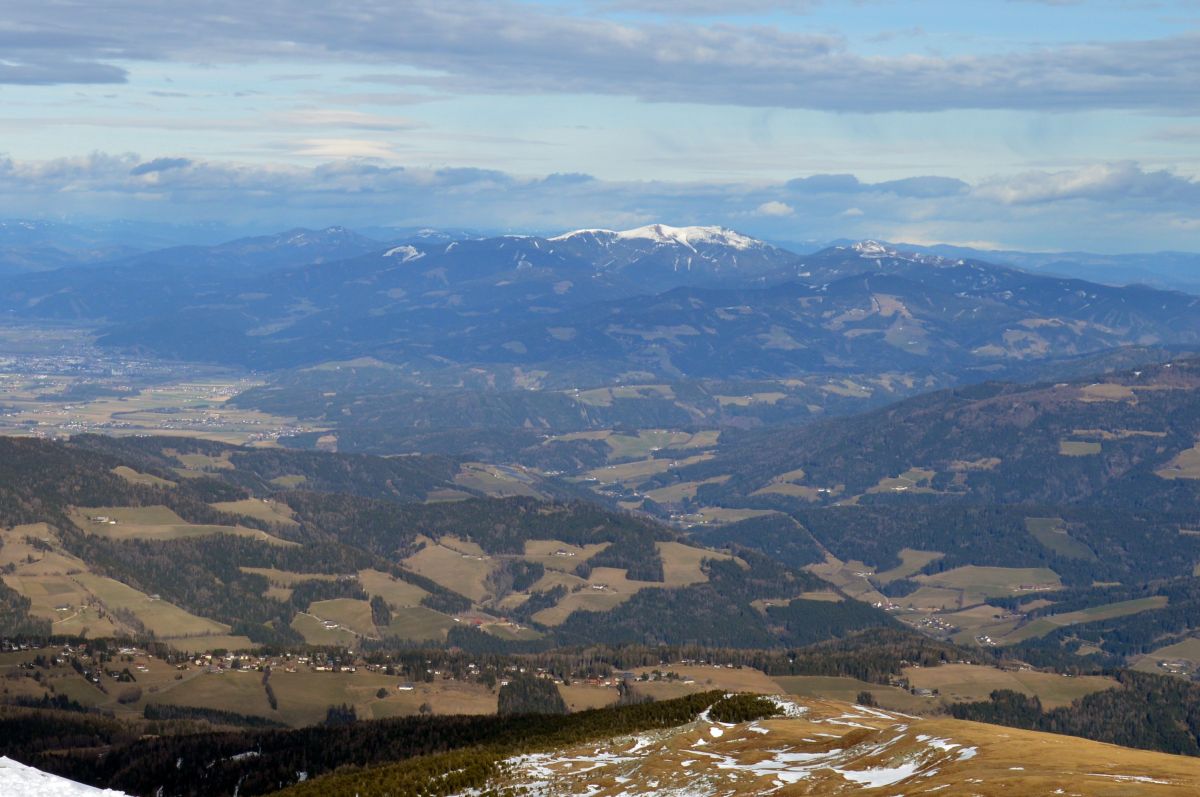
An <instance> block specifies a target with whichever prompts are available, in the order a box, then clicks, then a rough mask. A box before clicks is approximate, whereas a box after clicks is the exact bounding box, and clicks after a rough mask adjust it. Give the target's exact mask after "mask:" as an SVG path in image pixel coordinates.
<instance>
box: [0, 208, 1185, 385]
mask: <svg viewBox="0 0 1200 797" xmlns="http://www.w3.org/2000/svg"><path fill="white" fill-rule="evenodd" d="M448 239H452V240H448ZM0 309H3V311H4V312H5V313H6V314H7V315H8V316H9V317H10V318H21V319H28V320H32V319H55V320H59V321H62V320H69V321H74V322H85V323H89V324H93V325H97V326H98V327H99V331H100V342H101V343H102V344H103V345H109V346H117V347H127V348H132V349H136V350H139V351H143V352H148V353H152V354H156V355H159V356H165V357H172V358H179V359H189V360H200V361H211V362H221V363H227V364H236V365H242V366H248V367H254V368H263V369H278V368H288V367H298V366H306V365H313V364H317V363H321V362H326V361H338V360H349V359H353V358H358V357H373V358H377V359H379V360H381V361H384V362H387V363H391V364H394V365H398V366H401V367H403V368H405V369H406V370H407V371H408V372H410V373H422V374H425V375H427V377H426V378H432V377H429V376H428V375H431V374H442V375H443V376H442V379H443V382H444V383H446V384H456V383H461V382H462V380H463V379H465V378H466V375H467V374H472V373H478V372H480V371H482V372H483V373H486V374H489V375H490V376H489V378H490V379H491V380H493V381H496V380H498V381H499V383H500V384H503V383H506V382H508V381H509V380H511V379H512V376H513V374H514V373H517V372H519V373H522V374H529V373H537V374H540V375H539V376H538V377H537V382H538V384H540V385H543V386H559V387H573V386H586V385H595V384H609V383H613V382H620V381H629V380H631V379H632V380H642V381H646V380H678V379H695V378H711V377H714V376H720V377H723V378H729V377H737V378H780V377H791V376H796V375H798V374H801V373H812V372H814V371H815V372H848V371H871V372H878V371H880V370H903V371H906V372H910V373H914V374H919V375H923V376H924V375H931V374H952V375H954V376H955V377H956V378H958V377H959V376H961V375H962V374H967V373H971V372H1003V371H1004V369H1006V368H1011V367H1012V366H1013V365H1014V364H1027V363H1028V362H1032V361H1045V360H1050V359H1054V358H1059V357H1064V356H1072V357H1073V356H1078V355H1081V354H1087V353H1091V352H1098V351H1102V350H1105V349H1111V348H1114V347H1119V346H1128V345H1195V344H1197V343H1200V300H1198V299H1196V298H1195V297H1192V296H1190V295H1187V294H1183V293H1178V292H1172V291H1164V290H1158V289H1153V288H1148V287H1144V286H1127V287H1114V286H1107V285H1101V284H1098V283H1092V282H1086V281H1083V280H1078V279H1066V278H1059V277H1051V276H1045V275H1037V274H1032V273H1029V272H1026V271H1021V270H1018V269H1014V268H1009V267H1004V266H997V265H994V264H991V263H987V262H984V261H980V260H968V259H962V258H946V257H941V256H938V255H932V254H926V253H920V252H909V251H902V250H899V249H896V248H894V247H890V246H888V245H885V244H881V243H878V242H873V241H865V242H859V243H856V244H853V245H849V246H838V247H831V248H827V249H824V250H822V251H819V252H815V253H812V254H807V255H798V254H794V253H792V252H788V251H786V250H783V249H779V248H777V247H774V246H772V245H770V244H767V243H764V242H761V241H757V240H755V239H752V238H749V237H747V236H744V235H741V234H739V233H736V232H734V231H731V230H727V229H724V228H720V227H669V226H666V225H661V224H656V225H650V226H647V227H641V228H637V229H634V230H628V231H624V232H617V231H611V230H580V231H576V232H572V233H566V234H563V235H558V236H553V237H549V238H543V237H537V236H501V237H492V238H470V237H469V238H456V237H455V236H454V235H453V234H438V233H434V232H430V231H414V232H412V233H410V234H408V235H407V236H404V237H402V238H401V239H398V240H393V241H389V242H387V243H386V244H380V243H379V242H377V241H375V240H374V239H371V238H367V237H365V236H361V235H359V234H357V233H353V232H351V231H349V230H346V229H344V228H337V227H335V228H329V229H326V230H322V231H304V230H292V231H288V232H286V233H282V234H279V235H275V236H266V237H259V238H252V239H243V240H239V241H235V242H232V243H227V244H222V245H218V246H213V247H199V246H188V247H176V248H173V249H166V250H161V251H158V252H154V253H149V254H139V255H136V256H133V257H130V258H125V259H123V260H121V261H118V262H117V263H115V264H112V265H108V266H103V267H90V268H87V269H59V270H55V271H50V272H42V273H37V274H29V275H23V276H18V277H15V278H13V279H11V280H9V281H7V283H6V285H5V286H4V288H3V290H2V291H0Z"/></svg>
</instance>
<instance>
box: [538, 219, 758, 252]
mask: <svg viewBox="0 0 1200 797" xmlns="http://www.w3.org/2000/svg"><path fill="white" fill-rule="evenodd" d="M580 238H590V239H592V240H597V241H604V240H608V241H648V242H650V243H653V244H661V245H667V246H670V245H677V246H684V247H687V248H688V249H692V250H695V249H696V247H697V246H698V245H701V244H707V245H710V246H727V247H730V248H732V249H742V250H745V249H756V248H774V247H771V246H770V245H769V244H765V243H763V242H762V241H759V240H757V239H754V238H751V237H749V236H746V235H742V234H741V233H739V232H734V231H733V230H730V229H726V228H725V227H711V226H710V227H671V226H669V225H666V224H648V225H646V226H645V227H637V228H635V229H632V230H623V231H620V232H618V231H616V230H575V231H574V232H568V233H564V234H562V235H556V236H554V237H553V238H551V239H550V240H551V241H570V240H573V239H576V240H577V239H580Z"/></svg>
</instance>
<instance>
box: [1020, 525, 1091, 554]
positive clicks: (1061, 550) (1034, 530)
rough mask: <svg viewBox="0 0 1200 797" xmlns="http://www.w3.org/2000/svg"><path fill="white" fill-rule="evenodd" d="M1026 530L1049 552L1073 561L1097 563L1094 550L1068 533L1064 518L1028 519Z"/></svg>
mask: <svg viewBox="0 0 1200 797" xmlns="http://www.w3.org/2000/svg"><path fill="white" fill-rule="evenodd" d="M1025 528H1026V529H1028V530H1029V533H1030V534H1031V535H1032V536H1033V538H1034V539H1035V540H1037V541H1038V542H1040V543H1041V544H1042V545H1044V546H1045V547H1046V548H1047V550H1051V551H1054V552H1055V553H1057V554H1060V555H1062V556H1066V557H1069V558H1071V559H1085V560H1087V561H1089V562H1094V561H1096V554H1095V553H1094V552H1093V551H1092V549H1091V548H1089V547H1088V546H1087V545H1085V544H1084V543H1082V542H1080V541H1079V540H1077V539H1075V538H1074V537H1072V536H1071V535H1070V534H1069V533H1068V532H1067V527H1066V524H1065V523H1064V521H1063V519H1062V518H1056V517H1027V518H1025Z"/></svg>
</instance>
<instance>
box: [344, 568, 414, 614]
mask: <svg viewBox="0 0 1200 797" xmlns="http://www.w3.org/2000/svg"><path fill="white" fill-rule="evenodd" d="M358 581H359V583H360V584H362V587H363V589H365V590H366V591H367V594H368V595H371V596H375V595H378V596H379V597H381V598H383V599H384V600H385V601H387V604H388V606H391V607H392V608H393V609H399V608H402V607H405V606H416V605H417V604H419V603H420V602H421V599H422V598H424V597H425V596H426V595H428V594H429V593H428V592H426V591H425V590H423V589H421V588H420V587H418V586H417V585H415V584H409V583H408V582H407V581H401V580H400V579H398V578H395V577H393V576H391V575H389V574H387V573H382V572H380V571H378V570H360V571H358Z"/></svg>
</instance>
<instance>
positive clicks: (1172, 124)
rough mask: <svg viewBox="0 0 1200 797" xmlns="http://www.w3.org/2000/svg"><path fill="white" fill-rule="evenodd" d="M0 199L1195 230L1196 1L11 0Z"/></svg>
mask: <svg viewBox="0 0 1200 797" xmlns="http://www.w3.org/2000/svg"><path fill="white" fill-rule="evenodd" d="M0 216H6V217H45V218H65V219H80V220H83V219H111V218H127V219H135V220H146V221H159V222H161V221H171V222H175V223H197V222H217V223H222V224H228V225H235V226H239V227H245V228H254V229H259V230H263V231H266V230H271V229H282V228H286V227H292V226H298V225H305V226H325V225H332V224H342V225H345V226H349V227H366V226H378V225H390V226H404V227H409V226H434V227H456V228H473V229H486V230H497V231H513V232H545V233H553V232H561V231H563V230H568V229H574V228H578V227H612V228H626V227H632V226H638V225H641V224H645V223H650V222H664V223H668V224H678V225H684V224H721V225H725V226H728V227H732V228H735V229H738V230H741V231H744V232H746V233H749V234H752V235H757V236H760V237H765V238H769V239H772V240H784V241H828V240H833V239H837V238H881V239H886V240H891V241H906V242H911V243H937V242H945V243H955V244H962V245H973V246H979V247H982V248H1013V249H1033V250H1086V251H1099V252H1119V251H1157V250H1165V249H1174V250H1186V251H1200V0H1163V1H1162V2H1154V1H1153V0H1074V1H1073V0H971V1H970V2H963V0H959V1H958V2H943V1H942V0H903V1H901V0H895V1H893V0H740V2H724V0H557V1H552V0H540V1H538V0H365V1H359V2H345V3H329V2H328V0H322V1H321V2H317V1H316V0H256V2H253V3H246V2H244V0H195V1H194V2H187V3H183V2H172V1H171V0H107V1H106V2H99V3H98V2H95V0H36V2H31V1H29V0H6V2H5V3H4V4H3V14H0Z"/></svg>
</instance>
